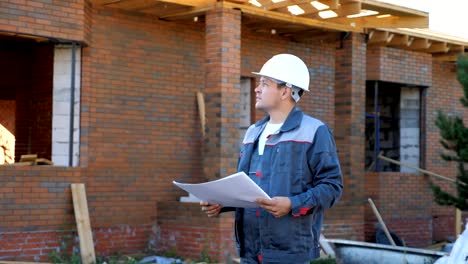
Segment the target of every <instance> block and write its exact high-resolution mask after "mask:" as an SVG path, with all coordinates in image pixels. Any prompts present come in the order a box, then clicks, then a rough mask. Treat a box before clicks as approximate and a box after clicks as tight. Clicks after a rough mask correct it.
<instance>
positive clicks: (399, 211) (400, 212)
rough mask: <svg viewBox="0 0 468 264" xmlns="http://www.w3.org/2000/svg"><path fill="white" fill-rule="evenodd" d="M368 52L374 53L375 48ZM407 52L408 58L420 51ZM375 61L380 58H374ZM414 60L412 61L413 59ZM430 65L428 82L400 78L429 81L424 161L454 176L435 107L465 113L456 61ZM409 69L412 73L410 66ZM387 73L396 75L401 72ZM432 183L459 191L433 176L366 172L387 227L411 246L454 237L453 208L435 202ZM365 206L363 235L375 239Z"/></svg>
mask: <svg viewBox="0 0 468 264" xmlns="http://www.w3.org/2000/svg"><path fill="white" fill-rule="evenodd" d="M370 52H371V53H372V52H375V49H373V50H372V51H370ZM408 53H409V54H408V55H404V57H408V56H410V55H416V54H414V53H413V54H412V53H410V52H408ZM372 56H374V55H371V57H372ZM368 58H369V57H368ZM375 59H376V57H375V58H373V59H371V60H375ZM416 59H417V58H416V57H414V58H413V60H416ZM411 63H412V64H414V62H411ZM421 65H423V63H421ZM431 65H432V67H431V72H432V75H431V76H430V77H431V79H430V80H426V78H427V76H426V75H425V74H422V75H420V78H421V80H417V79H411V78H416V76H417V74H416V73H413V74H412V75H414V76H413V77H411V78H410V77H407V78H406V77H404V78H402V79H404V80H409V79H411V80H412V82H413V83H416V84H424V83H429V84H431V86H430V87H428V88H427V89H426V90H425V92H424V93H423V94H424V96H423V97H422V104H423V109H425V111H424V110H423V111H422V113H423V115H422V122H421V138H422V146H423V148H422V150H421V151H422V152H421V154H422V164H424V165H425V166H423V168H424V169H427V170H429V171H432V172H435V173H438V174H441V175H444V176H447V177H452V178H454V177H455V175H456V170H455V164H453V163H448V162H445V161H443V160H442V159H441V158H440V151H441V150H443V148H442V146H441V145H440V143H439V140H440V136H439V129H438V128H437V127H436V126H435V124H434V122H435V117H436V112H437V110H442V111H444V112H445V113H457V114H463V113H465V112H466V110H465V109H463V107H462V106H461V103H460V102H459V98H460V97H461V96H463V90H462V88H461V86H460V84H459V83H458V81H457V80H456V68H455V66H454V64H451V63H443V62H439V61H436V60H434V61H433V62H432V63H431ZM368 67H369V62H368ZM389 69H392V68H391V67H390V68H389ZM395 69H398V68H395ZM395 69H394V71H395ZM407 70H408V71H409V72H410V73H411V70H410V69H407ZM368 74H369V72H368ZM386 74H387V75H388V76H396V75H397V74H400V73H386ZM410 75H411V74H410ZM393 81H396V80H393ZM430 181H434V182H435V183H437V184H439V185H442V186H443V187H444V188H445V189H446V190H448V191H452V192H453V193H455V191H454V189H453V188H451V187H450V186H451V184H449V183H448V182H444V181H440V180H437V179H435V178H432V177H430V176H423V175H418V174H404V173H392V172H386V173H366V194H367V195H368V196H370V197H372V198H373V199H374V202H375V204H376V206H377V207H378V209H379V211H380V213H381V214H382V217H383V218H384V221H385V223H386V224H387V226H388V227H389V228H390V229H391V230H392V231H394V232H395V233H396V234H397V235H398V236H400V237H401V238H403V239H404V240H405V242H406V243H407V244H408V245H410V246H427V245H429V244H431V243H432V242H433V241H446V240H453V238H454V232H455V229H454V214H455V211H454V209H453V208H451V207H443V206H439V205H437V204H436V203H435V202H433V195H432V192H431V190H430V189H429V182H430ZM366 206H367V208H366V213H365V216H366V230H365V237H366V239H367V240H373V239H374V234H375V230H376V229H375V224H376V223H377V220H376V218H375V216H374V214H373V212H372V210H371V209H370V207H369V206H368V205H366Z"/></svg>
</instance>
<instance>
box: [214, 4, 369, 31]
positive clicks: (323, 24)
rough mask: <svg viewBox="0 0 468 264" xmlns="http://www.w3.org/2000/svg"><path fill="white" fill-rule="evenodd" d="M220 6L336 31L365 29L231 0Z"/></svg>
mask: <svg viewBox="0 0 468 264" xmlns="http://www.w3.org/2000/svg"><path fill="white" fill-rule="evenodd" d="M218 6H220V7H224V8H232V9H239V10H241V11H242V12H243V13H244V14H250V15H254V16H257V17H263V18H268V19H272V20H276V21H282V22H288V23H292V24H298V25H304V26H308V27H314V28H319V29H324V30H336V31H351V32H359V33H362V32H363V29H362V28H360V27H354V26H350V25H342V24H338V23H332V22H327V21H323V20H318V19H311V18H306V17H298V16H292V15H290V14H285V13H280V12H273V11H267V10H263V9H261V8H258V7H255V6H248V5H240V4H234V3H231V2H219V3H218Z"/></svg>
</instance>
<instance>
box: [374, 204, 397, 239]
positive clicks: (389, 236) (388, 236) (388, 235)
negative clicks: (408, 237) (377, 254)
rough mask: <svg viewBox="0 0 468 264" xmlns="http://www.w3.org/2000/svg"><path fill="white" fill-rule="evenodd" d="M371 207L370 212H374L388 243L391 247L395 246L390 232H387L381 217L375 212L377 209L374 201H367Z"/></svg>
mask: <svg viewBox="0 0 468 264" xmlns="http://www.w3.org/2000/svg"><path fill="white" fill-rule="evenodd" d="M367 200H368V201H369V203H370V205H371V207H372V211H374V214H375V216H376V217H377V220H379V223H380V225H381V226H382V229H383V231H384V232H385V236H387V239H388V241H390V244H392V246H396V244H395V241H393V238H392V236H391V235H390V232H388V229H387V226H386V225H385V223H384V221H383V219H382V216H380V214H379V211H378V210H377V207H375V204H374V201H372V199H371V198H369V199H367Z"/></svg>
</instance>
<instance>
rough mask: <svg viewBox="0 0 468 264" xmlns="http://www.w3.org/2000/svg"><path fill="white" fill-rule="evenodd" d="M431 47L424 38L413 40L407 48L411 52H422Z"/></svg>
mask: <svg viewBox="0 0 468 264" xmlns="http://www.w3.org/2000/svg"><path fill="white" fill-rule="evenodd" d="M430 46H431V42H430V41H429V40H428V39H426V38H417V39H414V40H413V42H412V43H411V45H409V48H410V49H412V50H421V51H424V50H426V49H428V48H429V47H430Z"/></svg>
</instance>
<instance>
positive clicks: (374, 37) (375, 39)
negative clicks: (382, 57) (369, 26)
mask: <svg viewBox="0 0 468 264" xmlns="http://www.w3.org/2000/svg"><path fill="white" fill-rule="evenodd" d="M393 37H394V34H392V33H388V32H387V31H376V30H373V31H371V32H369V41H368V42H367V43H368V44H371V45H372V44H379V45H387V44H389V43H390V41H392V39H393Z"/></svg>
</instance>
